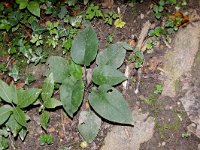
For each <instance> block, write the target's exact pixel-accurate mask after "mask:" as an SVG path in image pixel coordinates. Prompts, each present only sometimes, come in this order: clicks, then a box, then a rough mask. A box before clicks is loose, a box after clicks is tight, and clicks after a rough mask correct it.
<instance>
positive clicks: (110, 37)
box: [106, 34, 113, 43]
mask: <svg viewBox="0 0 200 150" xmlns="http://www.w3.org/2000/svg"><path fill="white" fill-rule="evenodd" d="M106 41H107V42H108V43H112V42H113V36H112V35H111V34H109V35H108V36H107V38H106Z"/></svg>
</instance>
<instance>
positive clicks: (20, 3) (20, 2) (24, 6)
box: [16, 0, 28, 9]
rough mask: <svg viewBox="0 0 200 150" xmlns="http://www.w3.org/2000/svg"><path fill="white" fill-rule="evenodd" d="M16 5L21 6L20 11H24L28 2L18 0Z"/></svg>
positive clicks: (26, 0)
mask: <svg viewBox="0 0 200 150" xmlns="http://www.w3.org/2000/svg"><path fill="white" fill-rule="evenodd" d="M16 3H17V4H19V9H24V8H26V6H27V5H28V0H16Z"/></svg>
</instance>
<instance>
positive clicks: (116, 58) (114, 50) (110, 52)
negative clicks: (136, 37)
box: [96, 43, 126, 68]
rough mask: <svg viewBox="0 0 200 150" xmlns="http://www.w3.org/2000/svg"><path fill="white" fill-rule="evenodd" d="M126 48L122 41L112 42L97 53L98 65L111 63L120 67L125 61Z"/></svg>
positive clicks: (115, 66)
mask: <svg viewBox="0 0 200 150" xmlns="http://www.w3.org/2000/svg"><path fill="white" fill-rule="evenodd" d="M125 55H126V50H125V49H124V47H123V45H122V44H121V43H116V44H112V45H110V46H109V47H107V48H106V49H105V50H104V51H103V52H100V53H99V54H98V55H97V59H96V62H97V65H98V66H103V65H109V66H113V67H114V68H119V67H120V66H121V65H122V63H123V62H124V58H125Z"/></svg>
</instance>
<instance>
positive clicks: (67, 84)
mask: <svg viewBox="0 0 200 150" xmlns="http://www.w3.org/2000/svg"><path fill="white" fill-rule="evenodd" d="M83 92H84V83H83V81H82V80H77V79H75V78H73V77H69V78H66V79H65V80H64V81H63V83H62V85H61V86H60V99H61V102H62V105H63V107H64V109H65V111H66V112H67V114H68V115H69V116H70V117H73V114H74V113H75V112H76V111H77V110H78V108H79V106H80V105H81V102H82V99H83Z"/></svg>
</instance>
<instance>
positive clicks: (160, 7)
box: [153, 0, 165, 19]
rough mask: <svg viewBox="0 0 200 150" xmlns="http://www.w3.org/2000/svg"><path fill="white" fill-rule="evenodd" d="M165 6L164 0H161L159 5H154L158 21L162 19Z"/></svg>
mask: <svg viewBox="0 0 200 150" xmlns="http://www.w3.org/2000/svg"><path fill="white" fill-rule="evenodd" d="M164 5H165V1H164V0H160V1H159V3H158V4H157V5H154V7H153V11H154V15H155V17H156V18H157V19H160V17H161V13H162V11H163V10H164Z"/></svg>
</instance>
